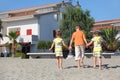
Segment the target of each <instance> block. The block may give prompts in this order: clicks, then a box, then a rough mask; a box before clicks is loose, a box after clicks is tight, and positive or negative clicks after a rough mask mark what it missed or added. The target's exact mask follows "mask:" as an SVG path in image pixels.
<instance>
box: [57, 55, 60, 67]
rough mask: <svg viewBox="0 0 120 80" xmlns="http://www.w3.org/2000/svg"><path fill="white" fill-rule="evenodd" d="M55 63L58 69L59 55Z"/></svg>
mask: <svg viewBox="0 0 120 80" xmlns="http://www.w3.org/2000/svg"><path fill="white" fill-rule="evenodd" d="M56 63H57V67H58V69H59V68H60V66H59V57H57V60H56Z"/></svg>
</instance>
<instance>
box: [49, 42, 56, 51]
mask: <svg viewBox="0 0 120 80" xmlns="http://www.w3.org/2000/svg"><path fill="white" fill-rule="evenodd" d="M54 45H55V43H54V42H53V43H52V45H51V48H49V50H52V48H53V47H54Z"/></svg>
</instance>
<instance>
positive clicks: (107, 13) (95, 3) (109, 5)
mask: <svg viewBox="0 0 120 80" xmlns="http://www.w3.org/2000/svg"><path fill="white" fill-rule="evenodd" d="M61 1H62V0H0V12H4V11H8V10H17V9H22V8H29V7H33V6H41V5H44V4H51V3H56V2H61ZM66 1H67V0H66ZM72 2H73V4H74V5H75V2H76V0H73V1H72ZM79 2H80V5H81V7H82V9H83V10H85V9H88V10H89V11H90V14H91V17H93V18H94V19H95V21H102V20H112V19H120V9H119V8H120V0H79Z"/></svg>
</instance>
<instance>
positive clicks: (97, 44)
mask: <svg viewBox="0 0 120 80" xmlns="http://www.w3.org/2000/svg"><path fill="white" fill-rule="evenodd" d="M102 41H103V39H102V37H101V36H100V35H99V32H98V31H95V32H94V37H93V38H92V39H91V41H90V42H89V43H88V44H87V47H88V46H89V45H91V44H92V43H94V48H93V61H94V68H96V61H97V58H98V62H99V69H102V56H101V53H102V45H101V43H102Z"/></svg>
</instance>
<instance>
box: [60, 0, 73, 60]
mask: <svg viewBox="0 0 120 80" xmlns="http://www.w3.org/2000/svg"><path fill="white" fill-rule="evenodd" d="M69 3H70V5H65V3H64V0H63V1H62V8H61V10H62V12H65V7H67V8H68V10H69V11H70V10H71V8H72V6H71V4H72V0H69ZM69 31H70V33H69V34H70V38H71V37H72V13H71V11H70V23H69ZM71 57H73V54H72V50H69V53H68V56H67V59H68V58H71Z"/></svg>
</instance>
